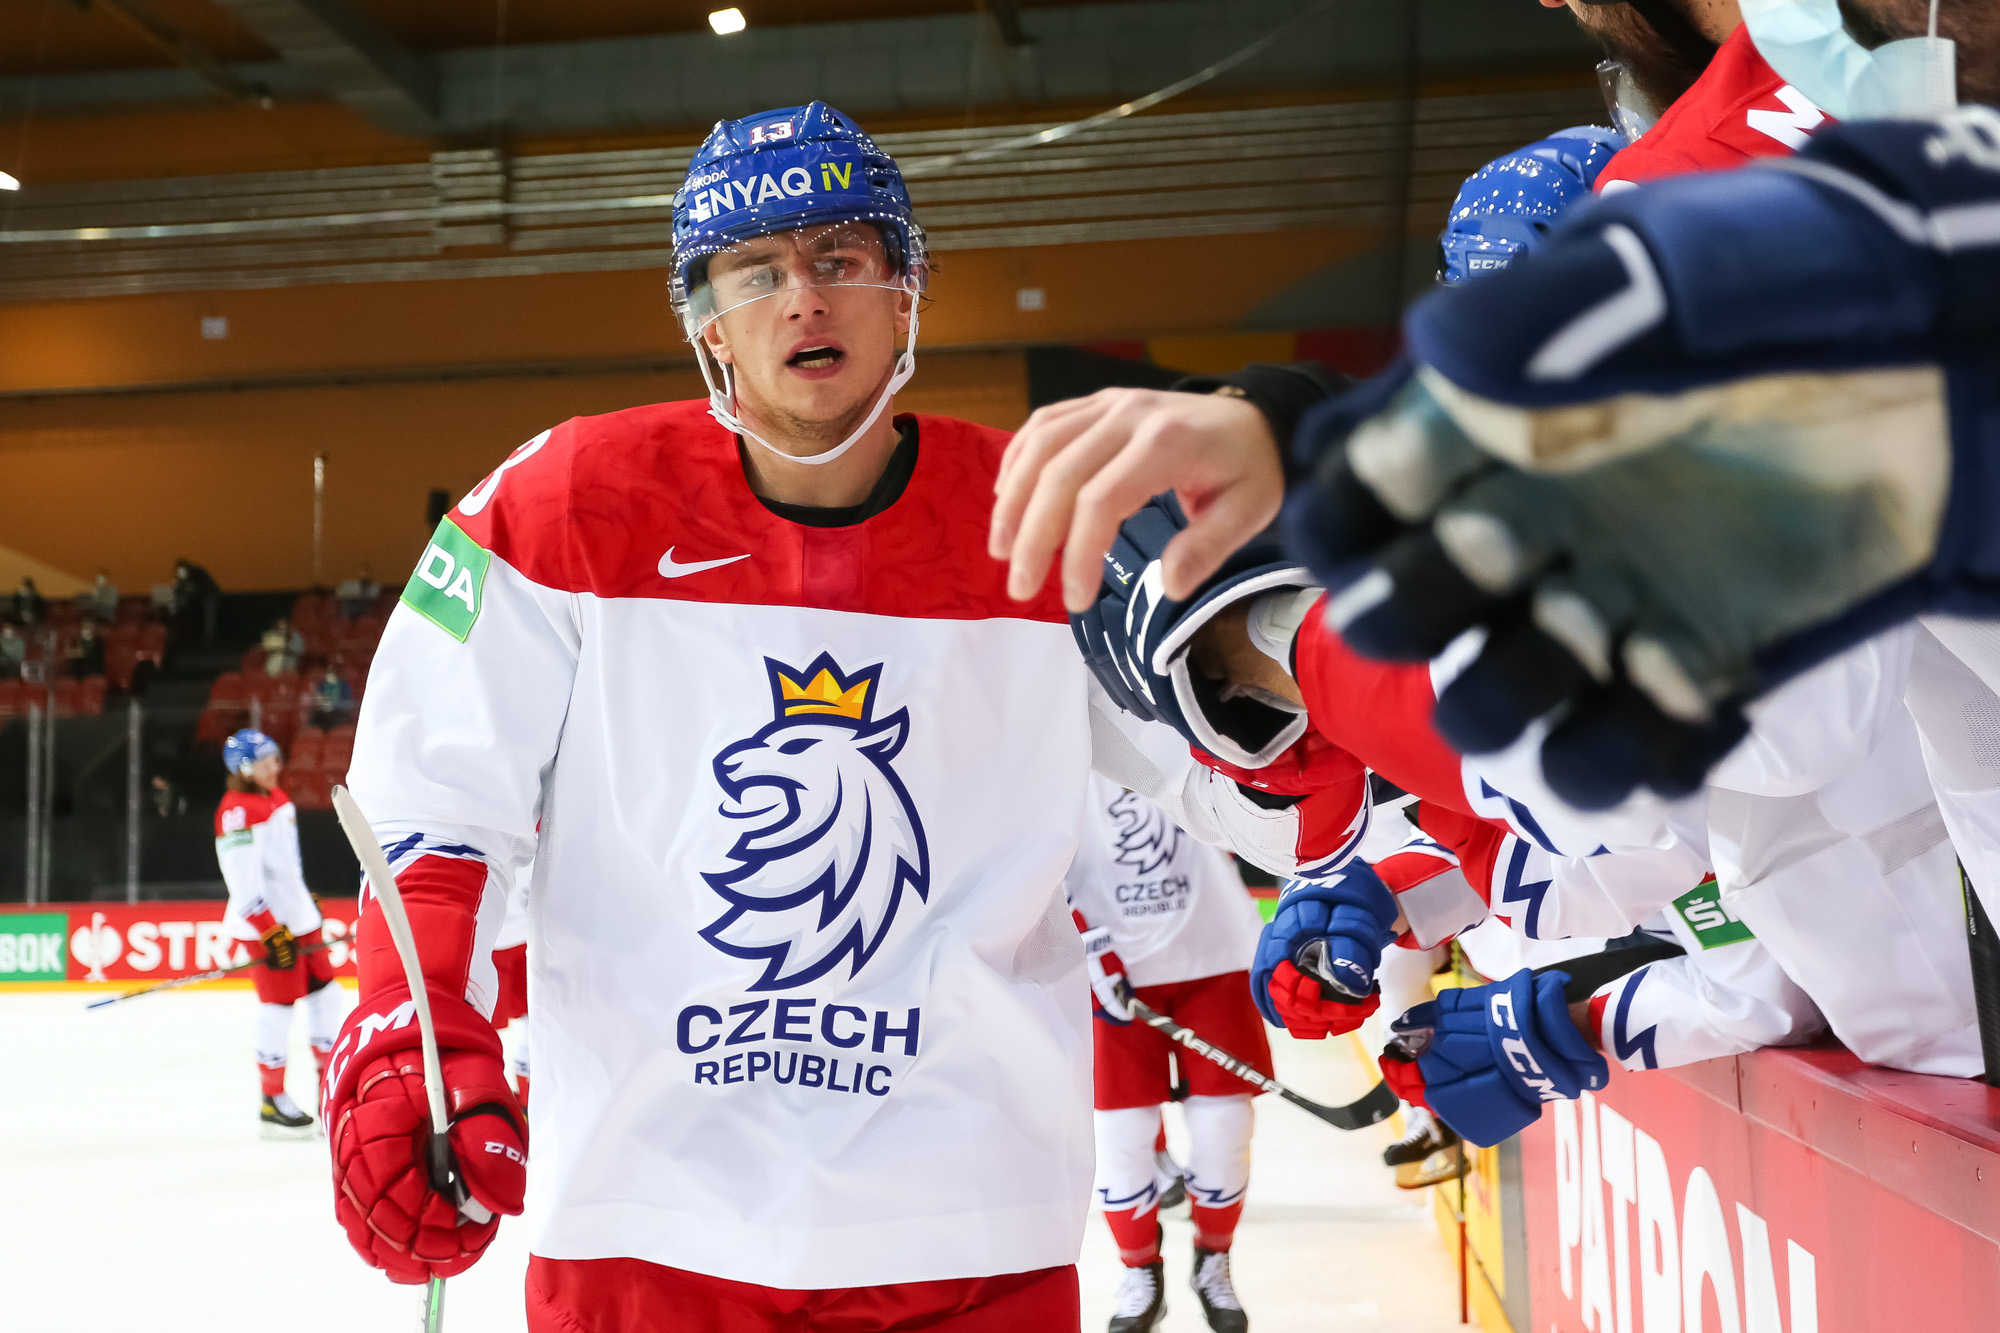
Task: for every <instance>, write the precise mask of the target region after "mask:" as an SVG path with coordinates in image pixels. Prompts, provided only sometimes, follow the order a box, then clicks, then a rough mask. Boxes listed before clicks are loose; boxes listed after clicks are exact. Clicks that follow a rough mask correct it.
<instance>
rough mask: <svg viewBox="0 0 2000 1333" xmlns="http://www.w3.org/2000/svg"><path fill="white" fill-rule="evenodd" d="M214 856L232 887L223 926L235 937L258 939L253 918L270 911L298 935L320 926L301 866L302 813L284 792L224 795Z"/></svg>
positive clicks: (230, 887)
mask: <svg viewBox="0 0 2000 1333" xmlns="http://www.w3.org/2000/svg"><path fill="white" fill-rule="evenodd" d="M215 859H216V862H217V863H218V864H219V865H220V866H221V867H222V882H223V883H224V884H226V885H227V886H228V888H229V907H228V910H227V911H225V912H224V913H223V914H222V924H223V925H224V926H225V927H226V928H227V929H228V931H229V934H230V937H231V938H233V939H239V940H254V939H256V938H258V930H257V928H256V927H255V926H253V925H251V924H250V920H249V918H251V917H253V916H256V915H258V914H259V913H261V912H265V911H268V912H270V913H271V915H272V916H273V917H275V918H276V919H277V921H278V923H279V924H280V925H282V926H284V927H285V928H286V929H287V930H289V931H291V932H292V934H293V935H304V934H306V933H307V932H308V931H314V930H318V929H319V927H320V914H319V908H318V907H316V906H314V904H313V900H312V892H311V890H309V889H308V888H307V887H306V878H305V872H304V871H303V870H301V869H300V866H299V812H298V809H297V807H295V806H294V805H293V804H292V798H291V797H289V796H287V795H285V793H284V792H283V791H272V792H269V793H264V792H238V791H233V792H230V793H229V794H228V795H226V796H224V797H223V798H222V804H221V805H219V806H217V807H216V810H215Z"/></svg>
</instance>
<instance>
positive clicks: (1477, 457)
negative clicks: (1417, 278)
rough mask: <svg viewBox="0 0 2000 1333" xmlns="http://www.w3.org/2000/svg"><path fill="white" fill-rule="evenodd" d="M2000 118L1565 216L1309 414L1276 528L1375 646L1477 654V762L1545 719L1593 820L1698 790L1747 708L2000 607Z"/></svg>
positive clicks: (1452, 297)
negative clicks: (1854, 648)
mask: <svg viewBox="0 0 2000 1333" xmlns="http://www.w3.org/2000/svg"><path fill="white" fill-rule="evenodd" d="M1996 136H2000V113H1996V112H1995V111H1993V110H1992V109H1991V108H1986V107H1976V106H1968V107H1963V108H1960V109H1958V110H1956V111H1953V112H1950V113H1948V114H1946V115H1944V116H1943V117H1941V118H1939V119H1938V120H1934V121H1924V120H1920V119H1910V120H1893V121H1891V120H1877V121H1866V122H1855V123H1853V124H1848V125H1840V126H1832V127H1829V128H1827V129H1826V130H1824V131H1823V132H1822V133H1820V134H1818V135H1816V136H1815V137H1814V138H1813V140H1812V142H1811V143H1810V144H1808V145H1807V146H1806V147H1805V148H1804V149H1802V150H1801V151H1800V152H1799V153H1798V154H1797V155H1796V156H1795V157H1791V158H1786V159H1782V160H1773V161H1772V162H1771V163H1770V164H1767V165H1759V166H1753V167H1749V168H1746V169H1744V170H1743V171H1739V172H1729V173H1726V174H1706V175H1699V176H1688V177H1683V178H1679V179H1675V180H1666V181H1658V182H1655V183H1653V184H1651V185H1649V186H1648V187H1647V188H1646V189H1644V190H1633V191H1629V192H1626V193H1623V194H1618V195H1614V196H1611V197H1608V198H1603V199H1599V200H1597V201H1596V202H1594V203H1591V204H1589V205H1587V206H1586V207H1585V208H1583V209H1582V210H1579V211H1578V212H1576V213H1574V214H1571V215H1569V217H1568V219H1567V220H1566V222H1565V224H1564V226H1563V228H1562V229H1561V230H1560V231H1559V232H1557V233H1556V234H1555V235H1554V236H1552V237H1551V238H1550V239H1549V241H1548V243H1547V244H1546V245H1544V246H1543V247H1542V249H1541V250H1540V251H1539V252H1538V253H1537V254H1536V256H1535V258H1534V261H1533V262H1532V263H1529V264H1524V265H1519V266H1516V267H1513V268H1510V269H1508V270H1506V271H1503V272H1500V273H1496V274H1493V275H1490V276H1488V277H1484V278H1482V279H1481V280H1480V281H1478V282H1474V283H1468V284H1465V285H1463V286H1461V287H1456V288H1451V289H1448V290H1445V291H1440V292H1437V293H1434V294H1433V295H1431V296H1430V297H1427V298H1426V299H1425V300H1424V301H1423V302H1422V303H1420V304H1419V305H1418V306H1417V307H1416V308H1415V309H1414V310H1413V311H1412V312H1411V314H1410V316H1409V318H1408V320H1407V322H1406V334H1407V339H1406V340H1407V344H1408V347H1409V355H1408V359H1407V361H1406V362H1405V363H1403V364H1402V365H1401V366H1399V367H1398V368H1397V369H1395V370H1393V371H1391V372H1390V373H1389V374H1387V375H1385V376H1384V377H1382V378H1381V379H1379V380H1377V381H1373V382H1371V383H1369V384H1367V385H1364V386H1362V387H1361V388H1360V389H1358V390H1356V391H1355V393H1353V394H1350V395H1348V396H1346V397H1345V398H1342V399H1338V400H1334V401H1332V402H1329V403H1327V404H1324V405H1323V406H1322V407H1321V408H1319V409H1318V410H1317V411H1316V412H1315V413H1314V414H1313V415H1312V416H1309V417H1308V418H1307V419H1306V420H1305V421H1304V422H1303V423H1302V424H1301V427H1300V433H1299V438H1298V440H1297V443H1296V448H1297V451H1298V458H1297V460H1296V461H1297V462H1298V464H1299V465H1300V466H1301V467H1303V468H1306V469H1308V470H1309V471H1310V475H1311V480H1310V482H1309V483H1308V484H1306V485H1304V486H1302V487H1299V488H1298V489H1297V490H1296V492H1295V493H1294V494H1293V495H1292V496H1291V498H1290V499H1289V501H1288V502H1287V506H1286V514H1285V520H1284V530H1285V533H1286V536H1287V540H1288V543H1289V545H1290V548H1291V550H1292V551H1293V553H1294V554H1295V555H1297V556H1299V557H1300V558H1301V559H1302V561H1303V562H1304V563H1305V564H1306V565H1307V566H1309V567H1310V568H1311V569H1312V570H1313V572H1314V573H1315V574H1317V575H1318V576H1319V577H1320V578H1321V580H1322V581H1323V582H1325V584H1326V586H1327V587H1328V588H1329V590H1330V591H1331V593H1332V595H1331V596H1330V597H1329V598H1328V613H1329V615H1330V617H1331V618H1332V620H1333V622H1334V624H1335V625H1336V626H1337V627H1338V628H1339V630H1340V632H1341V634H1342V636H1343V637H1344V638H1345V639H1346V640H1347V642H1349V643H1350V644H1352V645H1353V646H1354V648H1355V649H1356V650H1357V651H1359V652H1362V653H1365V654H1367V655H1369V656H1371V657H1379V658H1387V659H1392V660H1405V661H1420V660H1427V659H1429V658H1431V657H1432V656H1433V655H1435V654H1436V653H1437V652H1438V651H1439V650H1441V649H1442V648H1443V647H1444V646H1445V645H1446V644H1448V643H1451V642H1452V641H1454V640H1455V639H1457V638H1458V636H1459V635H1461V634H1462V633H1463V632H1464V631H1466V630H1467V629H1469V628H1472V627H1475V626H1478V627H1483V628H1484V629H1485V631H1486V634H1485V638H1484V642H1483V644H1482V645H1481V647H1480V649H1479V652H1478V656H1477V658H1476V660H1475V661H1473V663H1472V664H1471V666H1470V667H1469V668H1468V669H1467V670H1466V671H1465V672H1464V673H1463V674H1462V675H1460V676H1459V677H1458V678H1457V679H1456V680H1455V681H1454V682H1453V683H1452V685H1451V686H1450V687H1449V688H1447V689H1446V690H1445V691H1444V693H1443V695H1442V696H1441V697H1440V698H1439V700H1438V708H1437V724H1438V728H1439V730H1440V731H1441V732H1442V733H1443V735H1444V736H1445V738H1446V739H1447V740H1448V741H1450V742H1451V743H1452V744H1453V745H1454V746H1456V747H1457V748H1458V749H1460V750H1461V751H1464V752H1470V753H1484V752H1487V751H1491V750H1494V749H1498V748H1502V747H1504V746H1506V745H1507V744H1509V743H1511V742H1512V741H1513V740H1515V739H1516V738H1518V737H1519V736H1520V735H1521V734H1522V733H1523V731H1524V729H1525V728H1526V726H1527V725H1528V724H1529V723H1530V722H1531V721H1533V720H1534V719H1537V718H1546V719H1547V720H1548V722H1549V724H1550V729H1549V731H1548V733H1547V737H1546V739H1545V740H1544V741H1542V743H1541V757H1542V765H1543V770H1544V773H1545V775H1546V777H1547V779H1548V782H1549V785H1550V786H1551V787H1552V788H1553V789H1554V790H1555V791H1556V792H1557V794H1559V795H1560V796H1562V797H1563V798H1564V799H1565V800H1567V801H1569V802H1570V803H1571V804H1573V805H1575V806H1578V807H1580V808H1598V807H1604V806H1608V805H1612V804H1615V803H1616V802H1617V801H1619V800H1620V799H1621V798H1623V797H1624V796H1625V795H1626V794H1627V793H1628V792H1630V791H1631V790H1632V789H1633V788H1634V787H1635V786H1638V785H1644V786H1648V787H1651V788H1652V789H1653V790H1655V791H1657V792H1660V793H1662V794H1665V795H1669V796H1673V795H1679V794H1682V793H1685V792H1688V791H1691V790H1693V789H1694V788H1696V787H1698V786H1699V785H1700V783H1701V782H1702V780H1703V778H1704V776H1705V775H1706V773H1707V771H1708V769H1709V768H1710V767H1711V765H1712V764H1713V763H1714V762H1715V761H1717V760H1718V759H1720V758H1721V757H1722V756H1723V755H1724V754H1726V753H1727V752H1728V751H1729V749H1730V748H1732V746H1733V745H1734V744H1735V743H1736V742H1737V740H1739V739H1740V738H1741V737H1742V735H1743V734H1744V732H1745V730H1746V724H1745V722H1744V719H1743V715H1742V711H1741V710H1742V706H1743V704H1744V703H1745V702H1746V701H1747V700H1749V699H1751V698H1754V697H1755V696H1757V695H1758V694H1761V693H1763V692H1764V691H1766V690H1768V689H1770V688H1771V687H1772V686H1773V685H1774V684H1776V683H1778V682H1780V681H1783V680H1784V679H1786V678H1787V677H1789V676H1791V675H1794V674H1796V673H1798V672H1799V671H1802V670H1804V669H1805V668H1807V667H1809V666H1811V665H1813V664H1815V663H1817V662H1819V661H1822V660H1824V659H1825V658H1827V657H1829V656H1832V655H1833V654H1835V653H1838V652H1839V651H1841V650H1842V649H1844V648H1846V647H1848V646H1850V645H1852V644H1854V643H1856V642H1859V641H1861V640H1862V639H1865V638H1868V637H1869V636H1871V635H1873V634H1875V633H1877V632H1879V631H1880V630H1881V629H1883V628H1885V627H1887V626H1889V625H1892V624H1895V623H1897V622H1899V621H1901V620H1905V619H1907V618H1909V617H1910V616H1912V615H1915V614H1917V613H1919V612H1923V611H1926V610H1948V611H1955V612H1963V613H1973V614H1981V615H1988V616H1990V615H1993V614H1995V613H1996V612H2000V594H1996V592H1995V589H2000V522H1996V521H1995V519H1996V515H2000V468H1995V467H1994V466H1993V464H1992V460H1993V458H1994V456H1995V454H1996V452H2000V360H1996V354H1995V353H1994V351H1993V348H1994V346H1995V341H1996V335H2000V245H1996V244H1994V243H1993V242H1992V241H1991V240H1990V239H1989V238H1985V237H1983V236H1977V235H1975V234H1973V233H1972V232H1969V231H1966V230H1963V229H1962V226H1961V224H1960V223H1959V221H1957V220H1958V219H1964V218H1969V217H1972V216H1976V215H1979V214H1980V213H1981V211H1982V210H1985V211H1990V210H1992V209H1993V208H1995V207H2000V171H1995V170H1994V169H1993V167H1992V161H1993V151H1992V147H1991V145H1992V143H1993V142H1994V140H1995V138H1996Z"/></svg>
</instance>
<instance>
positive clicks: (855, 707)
mask: <svg viewBox="0 0 2000 1333" xmlns="http://www.w3.org/2000/svg"><path fill="white" fill-rule="evenodd" d="M874 683H875V682H874V681H873V680H872V679H871V678H869V677H867V676H864V677H862V678H861V679H860V680H857V681H856V682H855V683H854V685H853V686H852V687H851V688H848V689H842V688H841V686H840V682H839V681H838V680H836V679H834V675H833V673H832V672H831V671H829V670H827V669H826V668H825V667H821V668H820V671H819V674H818V675H816V676H814V677H813V678H812V679H811V680H810V681H807V682H806V683H805V684H803V685H801V684H799V682H798V681H797V680H796V679H795V678H793V677H792V676H791V675H789V674H787V673H786V672H783V671H780V672H779V673H778V698H779V700H780V703H781V705H782V707H781V710H780V711H782V712H783V713H784V715H785V716H786V717H797V716H800V715H801V714H806V713H834V714H838V715H839V716H841V717H848V718H853V719H854V720H855V721H857V722H859V721H862V720H863V719H865V718H866V717H867V715H868V687H869V686H870V685H872V684H874Z"/></svg>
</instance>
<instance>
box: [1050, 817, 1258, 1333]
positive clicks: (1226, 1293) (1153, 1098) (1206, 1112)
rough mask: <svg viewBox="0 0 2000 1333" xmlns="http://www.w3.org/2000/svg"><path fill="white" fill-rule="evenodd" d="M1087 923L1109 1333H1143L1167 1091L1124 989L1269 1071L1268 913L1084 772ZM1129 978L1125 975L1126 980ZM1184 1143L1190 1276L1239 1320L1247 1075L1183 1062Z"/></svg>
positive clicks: (1077, 896) (1204, 850)
mask: <svg viewBox="0 0 2000 1333" xmlns="http://www.w3.org/2000/svg"><path fill="white" fill-rule="evenodd" d="M1064 882H1065V885H1066V887H1067V888H1068V890H1069V900H1070V906H1071V908H1072V909H1073V910H1074V912H1075V915H1076V922H1077V925H1078V927H1079V928H1080V929H1081V930H1082V931H1083V942H1084V953H1085V955H1086V957H1087V959H1088V966H1089V975H1090V984H1091V991H1092V995H1093V999H1094V1001H1095V1005H1094V1009H1095V1014H1096V1017H1097V1018H1098V1019H1100V1020H1101V1021H1100V1022H1099V1023H1098V1025H1097V1026H1096V1028H1095V1046H1096V1057H1097V1058H1096V1070H1095V1076H1094V1082H1095V1087H1096V1092H1095V1102H1094V1105H1095V1107H1096V1115H1095V1120H1096V1124H1097V1198H1098V1204H1099V1206H1100V1208H1101V1209H1102V1210H1103V1213H1104V1221H1105V1224H1106V1225H1107V1226H1109V1227H1110V1228H1111V1235H1112V1237H1113V1239H1115V1240H1116V1241H1117V1242H1118V1257H1119V1259H1120V1260H1121V1261H1122V1262H1123V1263H1124V1264H1125V1278H1124V1282H1123V1284H1122V1285H1121V1286H1120V1288H1119V1291H1118V1305H1117V1312H1116V1313H1115V1314H1114V1315H1113V1317H1112V1320H1111V1333H1148V1331H1149V1330H1151V1329H1152V1328H1154V1327H1155V1326H1156V1325H1157V1324H1158V1322H1159V1321H1160V1320H1161V1319H1162V1318H1164V1317H1165V1315H1166V1294H1165V1285H1164V1282H1163V1281H1162V1277H1163V1273H1162V1268H1163V1265H1162V1261H1161V1258H1160V1247H1161V1243H1162V1241H1163V1240H1164V1238H1165V1229H1164V1228H1163V1227H1162V1226H1161V1224H1160V1219H1159V1208H1160V1201H1161V1192H1160V1189H1159V1184H1158V1179H1157V1177H1158V1171H1157V1169H1156V1164H1155V1161H1154V1157H1153V1149H1154V1143H1155V1141H1156V1138H1157V1136H1158V1134H1159V1132H1160V1107H1161V1105H1162V1104H1163V1103H1165V1102H1166V1101H1167V1100H1168V1098H1169V1094H1170V1087H1169V1083H1170V1074H1169V1070H1168V1063H1169V1055H1170V1052H1171V1050H1172V1047H1171V1045H1170V1044H1169V1042H1168V1041H1167V1039H1166V1037H1165V1036H1164V1035H1162V1034H1161V1033H1160V1032H1158V1031H1156V1030H1154V1029H1153V1028H1150V1027H1147V1026H1146V1025H1145V1024H1143V1023H1134V1022H1133V1021H1132V1009H1131V1005H1130V1003H1129V1001H1130V998H1131V996H1132V995H1134V994H1136V995H1137V997H1138V998H1139V999H1140V1000H1142V1001H1144V1002H1145V1003H1146V1004H1147V1005H1149V1006H1151V1007H1152V1008H1153V1009H1155V1010H1157V1011H1159V1012H1160V1013H1163V1014H1166V1015H1168V1016H1169V1017H1171V1018H1174V1019H1177V1020H1179V1021H1180V1022H1182V1023H1185V1024H1187V1025H1188V1026H1189V1027H1192V1028H1194V1029H1195V1030H1196V1031H1198V1032H1200V1033H1201V1034H1202V1036H1203V1037H1205V1038H1207V1039H1208V1040H1210V1041H1213V1042H1215V1043H1216V1044H1217V1045H1218V1046H1220V1047H1222V1048H1223V1049H1224V1050H1227V1051H1228V1052H1229V1053H1230V1054H1232V1055H1234V1056H1236V1057H1237V1058H1238V1059H1241V1060H1244V1061H1247V1062H1248V1063H1249V1064H1251V1065H1252V1066H1254V1067H1255V1068H1257V1069H1258V1070H1259V1071H1261V1072H1262V1073H1263V1074H1265V1075H1266V1076H1267V1077H1268V1076H1269V1075H1270V1073H1271V1048H1270V1043H1269V1042H1268V1040H1267V1039H1266V1038H1265V1036H1264V1025H1263V1024H1262V1023H1261V1022H1260V1021H1259V1020H1258V1016H1257V1007H1256V1006H1255V1005H1253V1004H1252V1003H1250V977H1249V972H1248V965H1249V962H1250V955H1251V954H1252V953H1254V952H1255V951H1256V948H1257V931H1258V929H1259V927H1260V926H1261V925H1262V924H1263V921H1262V918H1261V917H1260V916H1259V915H1258V913H1257V907H1256V904H1255V903H1253V902H1252V901H1251V899H1250V895H1249V893H1248V892H1247V891H1246V890H1245V889H1244V887H1243V878H1242V876H1241V875H1239V874H1237V872H1236V867H1235V865H1234V864H1232V863H1231V861H1230V859H1229V857H1228V856H1227V855H1226V854H1224V853H1223V852H1221V851H1218V850H1217V849H1215V848H1213V847H1207V846H1203V845H1202V844H1201V843H1198V842H1196V841H1195V840H1194V839H1193V838H1190V837H1188V836H1187V835H1186V834H1184V833H1183V832H1182V831H1181V830H1180V829H1178V828H1176V827H1175V826H1174V824H1173V822H1172V821H1171V820H1169V819H1168V818H1167V816H1166V814H1165V812H1164V811H1162V810H1161V809H1160V808H1159V807H1158V806H1156V805H1154V804H1153V803H1152V802H1151V801H1148V800H1147V799H1146V798H1145V797H1143V796H1140V795H1139V794H1138V793H1136V792H1130V791H1126V790H1125V789H1124V788H1122V787H1119V786H1117V785H1116V784H1114V783H1111V782H1107V781H1105V780H1104V779H1103V778H1100V777H1093V778H1092V779H1091V782H1090V794H1089V798H1088V800H1087V801H1086V803H1085V806H1084V816H1083V832H1082V836H1081V838H1080V839H1079V841H1078V845H1077V852H1076V860H1075V862H1074V863H1073V864H1071V866H1070V871H1069V877H1068V878H1067V880H1065V881H1064ZM1128 987H1129V988H1130V989H1129V990H1128V989H1127V988H1128ZM1182 1072H1183V1073H1184V1075H1185V1077H1186V1079H1187V1086H1188V1095H1187V1098H1186V1100H1185V1101H1183V1102H1182V1103H1181V1112H1182V1114H1183V1116H1184V1117H1185V1119H1186V1121H1187V1128H1188V1136H1189V1139H1190V1140H1191V1142H1192V1148H1191V1150H1190V1152H1189V1154H1188V1161H1187V1170H1186V1183H1185V1188H1186V1190H1187V1195H1188V1201H1189V1212H1190V1215H1191V1217H1192V1220H1193V1222H1194V1264H1193V1267H1192V1269H1191V1271H1190V1274H1189V1278H1188V1282H1189V1285H1190V1286H1191V1287H1193V1288H1194V1291H1195V1294H1196V1296H1197V1297H1198V1298H1199V1299H1200V1301H1201V1305H1202V1312H1203V1314H1204V1315H1205V1316H1206V1318H1207V1320H1208V1326H1209V1327H1210V1328H1212V1329H1222V1330H1228V1331H1229V1333H1240V1330H1243V1329H1246V1328H1248V1327H1249V1323H1248V1320H1247V1318H1246V1316H1245V1315H1244V1313H1243V1305H1242V1302H1241V1301H1240V1300H1238V1298H1237V1295H1236V1289H1235V1286H1234V1285H1233V1283H1232V1281H1231V1279H1230V1272H1229V1251H1230V1246H1231V1244H1232V1242H1233V1241H1234V1239H1235V1236H1236V1223H1237V1219H1238V1218H1240V1217H1241V1216H1242V1214H1243V1199H1244V1195H1245V1194H1246V1193H1247V1191H1248V1190H1249V1187H1250V1130H1251V1125H1252V1112H1251V1106H1250V1099H1251V1098H1252V1097H1253V1096H1255V1095H1256V1094H1255V1091H1254V1090H1253V1089H1252V1088H1251V1087H1250V1085H1249V1084H1247V1083H1245V1082H1243V1081H1242V1080H1241V1079H1238V1078H1236V1077H1235V1076H1234V1075H1232V1074H1229V1073H1226V1072H1224V1071H1223V1070H1221V1069H1219V1068H1217V1067H1216V1066H1214V1065H1211V1064H1209V1063H1207V1062H1206V1061H1194V1062H1190V1063H1186V1064H1184V1065H1183V1066H1182Z"/></svg>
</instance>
